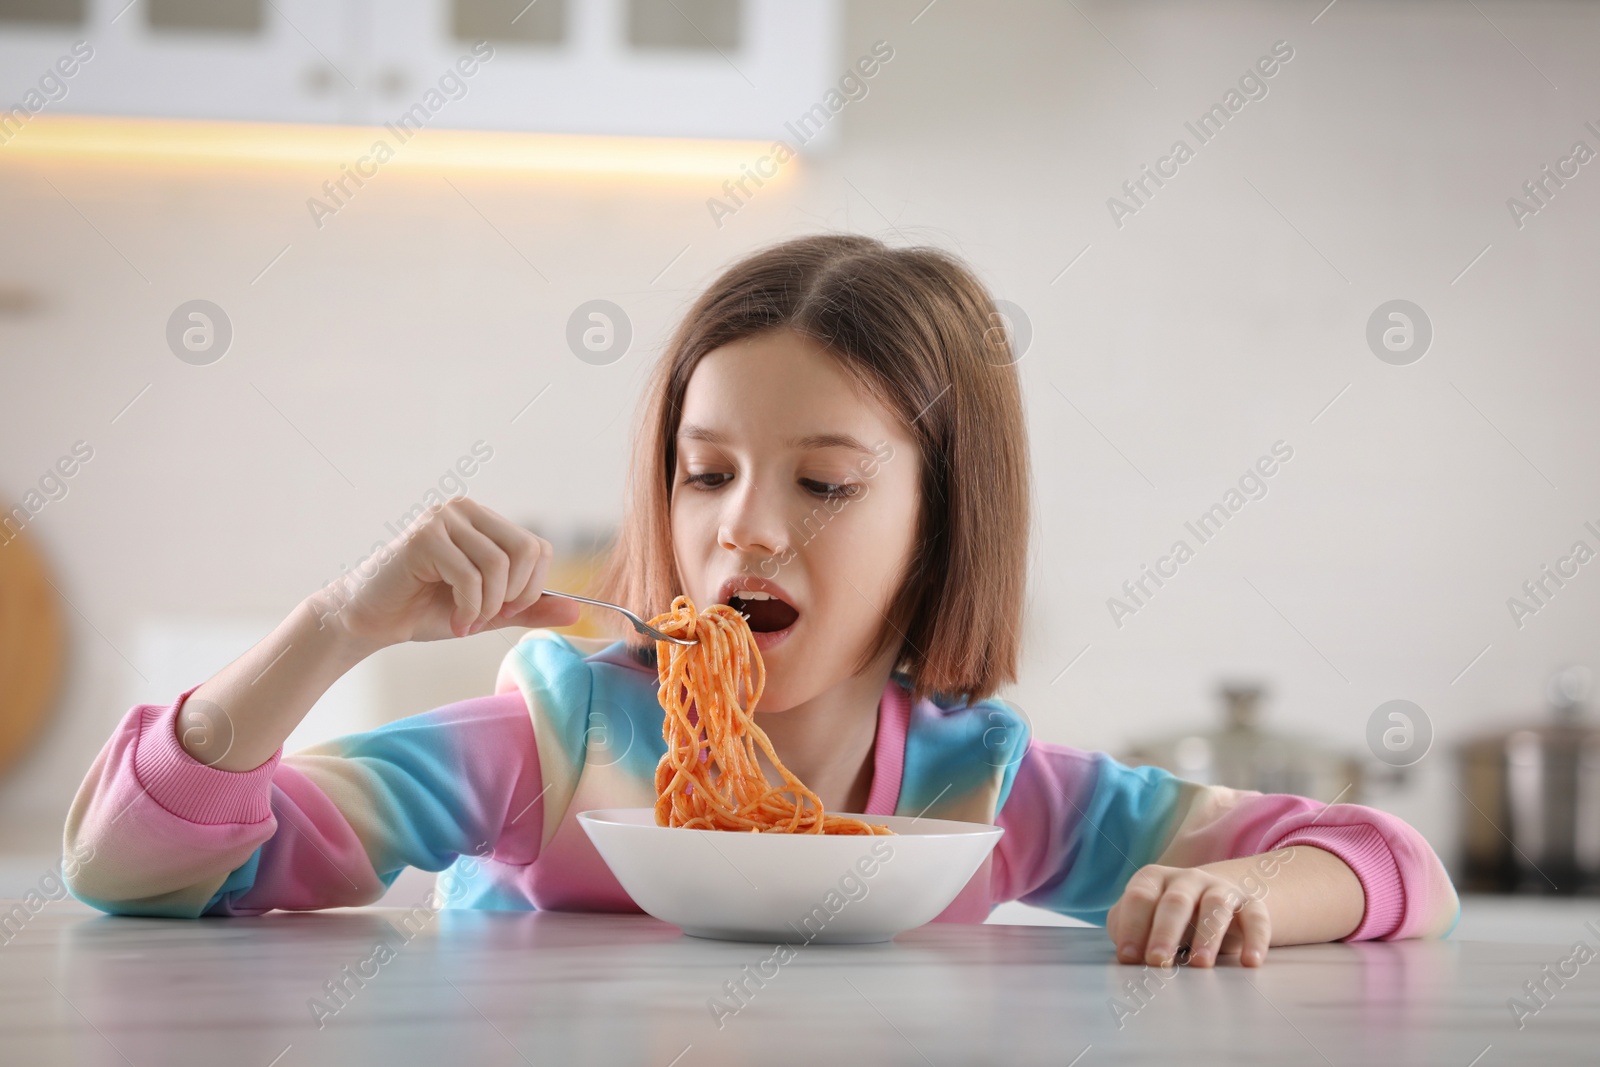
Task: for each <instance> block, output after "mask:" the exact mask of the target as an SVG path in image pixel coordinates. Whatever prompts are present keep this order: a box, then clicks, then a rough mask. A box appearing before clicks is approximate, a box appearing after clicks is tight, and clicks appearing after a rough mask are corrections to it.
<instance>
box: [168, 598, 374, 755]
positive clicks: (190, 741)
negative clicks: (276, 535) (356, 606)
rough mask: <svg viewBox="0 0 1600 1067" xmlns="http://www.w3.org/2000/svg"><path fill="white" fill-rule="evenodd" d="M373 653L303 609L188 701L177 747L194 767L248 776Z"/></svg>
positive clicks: (308, 606) (305, 605) (309, 603)
mask: <svg viewBox="0 0 1600 1067" xmlns="http://www.w3.org/2000/svg"><path fill="white" fill-rule="evenodd" d="M375 651H377V649H376V648H375V647H369V646H368V645H366V644H363V643H361V642H358V641H355V640H353V639H352V638H350V637H349V635H348V634H347V633H346V632H345V630H344V628H343V627H341V626H339V625H338V624H337V620H336V619H331V618H328V617H327V616H326V615H324V616H323V617H321V618H319V613H318V611H317V609H316V608H315V606H314V603H313V600H311V599H308V600H305V601H302V602H301V603H300V604H299V605H298V606H297V607H296V608H295V609H294V611H292V612H291V613H290V614H289V617H288V618H286V619H284V620H283V622H281V623H279V624H278V627H277V628H276V629H275V630H273V631H272V633H270V634H268V635H267V636H266V637H265V638H263V639H262V640H261V641H260V642H259V643H258V644H257V645H256V646H255V647H254V648H252V649H250V651H248V652H246V653H245V654H244V655H242V656H240V657H239V658H238V659H236V660H234V661H233V662H232V663H230V664H228V666H226V667H224V668H223V669H222V670H220V671H218V672H217V673H216V675H215V676H214V677H212V678H211V679H210V680H209V681H207V682H205V683H204V684H203V685H201V686H200V687H199V688H198V689H196V690H195V691H194V692H193V693H191V694H190V695H189V699H188V700H187V701H185V703H184V706H183V709H182V711H181V713H180V714H179V716H178V720H177V733H178V740H179V742H180V743H181V744H182V745H183V747H184V749H185V750H186V751H187V752H188V753H189V754H190V755H191V756H193V757H194V758H195V759H197V760H199V761H200V762H202V763H206V764H209V765H210V766H213V767H217V768H219V769H221V770H225V771H248V770H252V769H254V768H256V767H259V766H261V764H263V763H265V762H266V761H267V760H269V759H271V758H272V754H273V753H274V752H276V751H277V750H278V748H279V747H280V746H282V744H283V742H284V740H285V739H286V738H287V737H288V736H289V734H290V733H291V732H293V730H294V728H295V727H296V726H298V725H299V724H300V721H301V720H302V719H304V718H305V716H306V713H307V712H308V711H310V710H311V708H312V706H313V705H314V704H316V702H317V701H318V700H319V699H321V697H322V695H323V694H324V693H326V692H327V691H328V688H329V687H330V686H332V685H333V683H334V682H336V681H338V680H339V679H340V678H341V677H343V676H344V674H345V672H347V671H349V670H350V669H351V668H352V667H354V666H355V665H356V664H357V663H360V662H361V661H362V660H363V659H365V658H366V657H367V656H368V655H370V654H372V653H373V652H375Z"/></svg>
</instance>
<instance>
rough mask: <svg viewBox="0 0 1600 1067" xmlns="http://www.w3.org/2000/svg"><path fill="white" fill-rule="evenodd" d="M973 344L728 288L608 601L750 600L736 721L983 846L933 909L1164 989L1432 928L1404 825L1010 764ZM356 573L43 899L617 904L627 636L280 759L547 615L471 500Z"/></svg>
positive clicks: (1061, 766) (646, 675)
mask: <svg viewBox="0 0 1600 1067" xmlns="http://www.w3.org/2000/svg"><path fill="white" fill-rule="evenodd" d="M998 321H999V319H998V317H997V315H996V312H995V309H994V305H993V303H992V302H991V300H990V298H989V296H988V294H987V293H986V292H985V291H984V289H983V287H982V286H981V285H980V284H979V283H978V282H977V281H976V280H975V279H974V278H973V276H972V275H971V274H970V273H969V272H968V271H967V270H966V269H965V268H964V267H963V266H962V265H961V264H960V263H958V262H957V261H955V260H954V259H952V258H950V257H949V256H946V255H944V254H942V253H940V252H936V251H932V250H929V249H892V248H889V247H887V246H885V245H883V244H881V243H879V242H877V241H874V240H870V239H868V238H864V237H853V236H827V237H810V238H804V239H801V240H795V241H790V242H788V243H785V244H781V245H778V246H776V247H774V248H770V249H767V250H766V251H763V252H760V253H758V254H756V255H753V256H751V257H749V258H747V259H745V260H744V261H742V262H740V263H738V264H736V265H735V266H734V267H733V268H731V269H730V270H729V271H727V272H726V273H725V274H724V275H723V276H722V277H721V278H719V279H718V280H717V281H716V282H715V284H713V285H712V287H711V288H710V290H709V291H708V292H707V293H705V294H704V295H703V296H702V297H701V298H700V300H699V301H698V302H697V303H696V304H695V305H694V307H693V308H692V309H691V310H690V312H689V314H688V316H687V318H686V319H685V321H684V322H683V324H682V325H681V327H680V328H679V330H678V332H677V334H676V335H675V336H674V338H673V339H672V342H671V344H670V346H669V348H668V350H667V352H666V354H665V357H664V358H663V359H662V360H661V362H660V363H659V365H658V367H657V369H656V373H655V376H654V378H653V380H652V383H651V385H650V387H649V389H648V392H647V396H646V414H645V419H644V423H643V426H642V431H641V433H640V435H639V440H638V452H637V457H636V461H635V464H634V467H633V477H632V484H631V490H630V499H629V506H628V509H627V514H626V519H625V522H624V526H623V529H622V533H621V536H620V539H619V542H618V544H617V546H616V548H615V551H614V554H613V558H612V566H611V570H610V573H609V576H608V580H607V586H608V588H607V590H606V591H607V592H608V593H609V594H610V599H612V600H615V601H618V602H621V603H624V604H626V605H628V606H629V607H631V608H632V609H633V610H635V611H636V612H638V613H639V614H641V615H643V616H645V617H650V616H651V615H654V614H656V613H658V612H660V611H662V610H664V609H665V608H666V607H667V605H668V604H670V603H671V601H672V598H673V597H674V596H675V595H677V594H679V593H686V594H688V595H689V596H690V597H691V598H692V599H693V600H694V601H695V602H696V603H697V604H699V605H701V606H704V605H706V604H710V603H713V602H724V603H730V604H732V605H734V606H735V607H737V608H738V609H739V610H741V611H743V612H745V613H746V614H747V615H748V617H749V619H750V624H751V628H752V629H753V630H754V631H755V632H756V635H757V636H756V641H757V643H758V644H759V646H760V648H761V652H762V656H763V659H764V661H765V663H766V667H767V686H766V693H765V696H764V697H763V699H762V701H761V704H760V710H759V712H758V714H759V715H760V720H759V721H760V722H761V725H762V726H763V728H764V729H765V730H766V732H767V734H768V735H769V736H770V738H771V739H772V742H773V745H774V747H775V748H776V750H777V751H778V752H779V753H780V754H781V758H782V760H783V761H784V763H785V764H787V765H788V767H789V768H790V769H791V770H792V771H793V772H794V773H795V774H796V775H797V776H798V777H799V778H800V780H801V781H803V782H805V783H806V784H807V785H808V786H810V787H811V789H812V790H813V791H815V792H816V793H817V795H818V796H819V797H820V798H821V800H822V802H823V804H824V806H825V807H826V809H827V810H829V811H845V812H864V813H866V814H868V815H873V814H889V813H898V814H906V815H919V814H926V815H929V816H932V817H937V818H943V819H962V820H968V821H973V822H983V823H995V824H998V825H1001V826H1004V827H1005V828H1006V831H1007V832H1006V834H1005V836H1004V837H1003V838H1002V839H1001V841H1000V843H999V845H998V847H997V848H996V850H995V852H994V853H993V854H992V856H991V857H990V860H989V861H988V863H986V865H985V866H984V867H983V868H982V869H981V870H980V871H979V872H978V874H977V875H976V876H975V877H974V878H973V879H972V881H971V882H970V883H969V884H968V886H967V887H966V889H965V890H964V891H963V892H962V893H961V895H960V896H959V897H958V898H957V899H956V901H955V902H954V903H953V904H951V906H950V907H949V909H948V910H947V911H946V912H945V913H944V914H943V915H942V916H941V918H943V919H947V920H957V921H969V922H978V921H982V920H983V919H984V918H985V917H986V916H987V915H988V914H989V912H990V910H991V909H992V908H993V907H994V906H995V905H996V904H998V903H1000V902H1002V901H1009V900H1023V901H1026V902H1028V903H1030V904H1035V905H1040V906H1043V907H1046V908H1051V909H1053V910H1055V911H1058V912H1062V913H1064V914H1067V915H1072V916H1076V917H1078V918H1081V919H1085V920H1088V921H1090V922H1094V923H1101V924H1104V925H1105V927H1106V930H1107V932H1108V933H1109V934H1110V936H1111V938H1112V941H1113V944H1114V945H1115V948H1116V953H1117V958H1118V959H1120V960H1121V961H1123V962H1125V963H1139V962H1144V963H1147V964H1150V965H1155V966H1161V967H1165V966H1169V965H1171V964H1172V963H1173V962H1174V961H1175V960H1176V961H1177V962H1185V959H1187V962H1188V963H1190V964H1192V965H1198V966H1210V965H1212V964H1213V963H1214V962H1215V961H1216V959H1217V957H1218V955H1219V953H1230V954H1231V953H1238V954H1239V957H1240V961H1241V962H1242V963H1243V964H1245V965H1247V966H1257V965H1259V964H1260V963H1261V962H1262V961H1263V959H1264V958H1265V956H1266V952H1267V948H1268V946H1269V945H1282V944H1298V943H1305V942H1315V941H1330V940H1352V939H1362V938H1384V939H1392V938H1405V937H1439V936H1443V935H1445V934H1447V933H1448V932H1449V930H1450V929H1451V928H1452V927H1453V926H1454V923H1455V920H1456V918H1457V916H1458V914H1459V908H1458V905H1457V901H1456V895H1455V891H1454V889H1453V888H1452V886H1451V884H1450V880H1449V878H1448V877H1447V876H1446V874H1445V872H1444V869H1443V867H1442V866H1441V865H1440V863H1439V860H1438V858H1437V857H1436V856H1435V855H1434V853H1433V850H1432V849H1431V848H1429V846H1428V843H1427V842H1426V841H1425V840H1423V838H1422V837H1421V836H1420V835H1419V834H1417V832H1416V831H1415V830H1413V829H1412V828H1411V827H1409V826H1408V825H1406V824H1405V823H1404V822H1402V821H1400V820H1399V819H1396V818H1394V817H1393V816H1390V815H1386V814H1384V813H1382V812H1379V811H1374V810H1372V809H1370V808H1365V807H1359V806H1356V805H1352V804H1334V805H1331V806H1329V805H1323V804H1319V803H1316V802H1314V801H1311V800H1308V799H1306V798H1303V797H1297V796H1273V795H1262V794H1259V793H1254V792H1244V791H1237V790H1232V789H1224V788H1221V787H1217V786H1203V785H1198V784H1195V783H1191V782H1186V781H1182V780H1179V779H1177V778H1175V777H1173V776H1172V775H1170V774H1168V773H1166V772H1164V771H1161V770H1158V769H1155V768H1151V767H1140V768H1129V767H1125V766H1122V765H1121V764H1118V763H1116V762H1115V761H1113V760H1111V759H1110V758H1109V757H1107V756H1105V755H1104V754H1101V753H1091V752H1082V751H1078V750H1076V749H1072V748H1067V747H1063V746H1060V745H1053V744H1045V743H1042V742H1037V741H1030V739H1029V737H1028V731H1027V726H1026V724H1025V722H1024V720H1023V719H1022V718H1021V717H1020V716H1019V715H1018V714H1017V713H1016V712H1015V711H1013V710H1012V709H1010V708H1008V707H1007V706H1006V705H1005V704H1004V703H1002V702H1000V701H998V700H995V699H993V698H992V694H993V693H994V692H995V690H996V689H997V688H998V687H999V686H1000V685H1002V684H1003V683H1005V682H1008V681H1011V680H1013V679H1014V677H1015V674H1016V664H1017V656H1018V643H1019V638H1020V628H1021V617H1022V606H1023V598H1024V592H1025V574H1024V570H1025V560H1026V555H1027V533H1028V495H1029V480H1028V479H1029V475H1028V455H1027V447H1026V437H1025V432H1024V426H1023V413H1022V403H1021V398H1020V394H1019V388H1018V379H1017V373H1016V369H1015V366H1014V362H1015V361H1014V359H1013V357H1012V354H1011V352H1010V349H1009V347H1008V341H1007V338H1006V335H1005V333H1004V332H1003V331H1001V330H999V329H997V328H995V327H994V326H993V325H992V324H993V323H996V322H998ZM385 555H386V559H385V562H383V564H382V566H381V567H380V568H379V569H378V571H377V573H376V574H375V575H374V576H372V577H371V578H369V579H367V580H365V581H364V582H360V583H355V584H356V585H358V586H359V587H354V586H352V587H344V588H339V589H337V590H336V589H334V588H331V587H330V588H329V589H324V590H322V591H319V592H318V593H315V594H313V595H312V596H310V597H308V598H307V599H306V600H305V601H304V602H302V603H301V604H300V605H299V606H298V607H297V608H296V609H295V610H294V611H293V612H292V613H291V614H290V615H289V617H288V618H287V619H286V620H284V622H283V623H282V624H281V625H280V626H279V627H278V628H277V629H276V630H275V631H274V632H273V633H272V634H271V635H270V636H268V637H267V638H266V639H265V640H263V641H262V642H261V643H260V644H259V645H257V646H256V647H255V648H254V649H252V650H251V651H250V652H248V653H246V654H245V655H244V656H242V657H241V658H240V659H239V660H238V661H236V662H235V663H233V664H231V665H230V666H228V667H227V668H225V669H224V670H223V671H221V672H220V673H219V674H217V676H216V677H214V678H212V679H211V680H209V681H207V682H205V683H204V684H201V685H199V686H197V687H194V688H191V689H189V690H186V691H185V692H183V693H181V694H179V695H178V697H177V699H176V700H174V701H173V703H172V704H171V705H169V706H165V707H161V706H157V705H150V704H142V705H139V706H137V707H134V708H133V709H132V710H130V711H129V712H128V714H127V716H126V717H125V718H124V719H123V720H122V723H121V724H120V725H119V726H118V728H117V730H116V732H115V733H114V734H113V735H112V737H111V739H110V741H109V742H107V744H106V746H105V748H104V749H103V750H102V751H101V753H100V755H99V757H98V758H97V759H96V760H95V762H94V765H93V767H92V768H91V769H90V771H89V774H88V777H87V779H86V780H85V781H84V783H83V785H82V787H81V788H80V790H79V792H78V795H77V798H76V800H75V801H74V803H73V805H72V809H71V812H70V814H69V815H68V819H67V825H66V840H65V844H66V848H67V850H68V852H69V854H71V855H73V856H76V857H80V859H81V861H80V862H78V863H77V864H76V865H75V874H74V875H73V877H72V879H71V888H72V891H73V893H74V894H75V895H77V896H78V897H79V898H80V899H82V900H84V901H86V902H88V903H90V904H92V905H94V906H95V907H98V908H101V909H103V910H105V911H110V912H117V913H123V914H135V915H166V916H198V915H247V914H257V913H260V912H264V911H268V910H271V909H273V908H287V909H309V908H331V907H344V906H350V905H361V904H369V903H371V902H373V901H375V900H377V899H378V898H379V897H380V896H381V895H382V894H383V892H384V890H385V889H386V888H387V887H388V886H389V885H390V884H391V883H392V882H393V881H394V879H395V878H396V876H397V875H398V874H399V873H400V871H401V870H402V869H403V868H405V867H406V866H408V865H409V866H414V867H421V868H423V869H425V870H430V871H442V872H444V873H443V874H442V875H441V876H440V879H439V884H438V889H437V890H436V893H435V894H434V896H433V897H431V898H430V906H438V905H445V906H455V907H474V908H499V909H531V908H562V909H573V910H606V911H620V910H637V909H636V908H635V906H634V904H633V902H632V901H631V900H630V899H629V898H628V896H627V895H626V894H625V893H624V892H623V891H622V889H621V887H620V886H619V885H618V884H617V882H616V880H615V879H614V878H613V877H612V876H611V874H610V871H609V870H608V869H607V867H606V866H605V864H604V863H603V862H602V861H601V860H600V858H599V856H598V855H597V853H596V852H595V851H594V848H593V847H592V846H591V845H590V843H589V840H588V838H587V836H586V835H585V834H584V833H583V832H582V830H581V828H579V826H578V825H577V822H576V818H575V817H576V815H577V813H578V812H580V811H584V810H587V809H589V808H598V807H646V806H650V805H652V804H653V803H654V802H655V790H654V785H653V773H654V769H655V765H656V762H657V761H658V760H659V759H660V757H661V754H662V753H663V752H664V751H665V746H664V743H663V741H662V738H661V723H662V712H661V708H660V706H659V705H658V703H657V701H656V685H657V682H656V672H655V667H654V663H653V658H654V651H653V647H651V646H649V645H647V644H644V643H641V642H640V641H639V640H638V639H637V638H635V637H630V638H629V639H628V640H626V641H618V642H615V643H610V644H605V643H604V642H590V641H584V640H579V639H574V638H568V637H563V636H560V635H557V634H555V633H553V632H550V631H548V630H546V631H536V632H534V633H529V634H527V635H525V636H524V637H523V639H522V640H521V642H520V643H518V644H517V645H516V646H515V648H514V649H513V650H512V651H511V652H510V653H508V654H507V656H506V658H505V660H504V662H503V664H502V666H501V669H500V674H499V678H498V680H497V683H496V686H495V694H494V695H493V696H485V697H480V698H476V699H472V700H465V701H462V702H460V703H457V704H452V705H449V706H447V707H443V708H439V709H436V710H434V711H430V712H427V713H424V714H420V715H414V716H412V717H410V718H406V719H401V720H399V721H397V722H393V723H391V724H389V725H387V726H384V727H381V728H379V729H377V730H373V731H371V732H369V733H363V734H356V735H353V736H348V737H341V738H338V739H336V740H333V741H329V742H326V743H324V744H321V745H317V746H314V747H312V748H309V749H306V750H305V751H303V752H300V753H298V754H296V755H292V756H284V755H283V754H282V749H281V745H282V743H283V740H284V738H286V737H287V736H288V735H289V733H290V731H291V730H293V729H294V727H295V725H296V724H297V723H298V722H299V721H300V719H301V718H302V717H303V716H304V715H305V714H306V712H307V711H308V710H309V709H310V708H311V706H312V705H313V704H314V703H315V702H316V700H317V698H318V697H319V696H321V695H322V693H323V692H325V691H326V690H327V688H328V687H329V685H331V684H332V683H333V682H334V681H335V680H336V679H337V678H338V677H339V676H340V675H341V674H343V673H344V672H345V671H347V670H349V669H350V668H351V667H352V666H353V665H354V664H355V663H357V662H358V661H360V660H361V659H362V658H363V657H365V656H368V655H371V654H372V653H373V652H374V651H376V650H377V649H380V648H384V647H386V646H389V645H393V644H398V643H400V642H403V641H432V640H439V639H443V638H446V637H451V636H456V637H460V636H465V635H467V634H471V633H476V632H479V631H481V630H484V629H491V628H498V627H508V626H517V627H530V626H531V627H548V626H558V625H564V624H569V623H571V622H573V621H574V620H575V619H576V612H575V607H574V605H572V604H571V603H570V602H567V601H563V600H558V599H556V598H554V597H552V598H548V599H546V598H542V597H541V595H540V594H541V592H542V590H543V587H544V581H545V575H546V573H547V571H548V567H549V564H550V546H549V545H548V544H547V543H546V542H544V541H542V540H540V539H539V538H537V537H535V536H533V535H532V534H530V533H529V532H527V531H526V530H523V529H520V528H519V527H517V526H515V525H514V524H512V523H510V522H508V521H507V520H506V519H504V518H502V517H501V516H499V515H497V514H496V513H495V512H493V511H491V510H490V509H488V508H487V507H484V506H483V505H481V504H478V503H477V502H475V501H472V500H470V499H467V498H459V499H454V500H451V501H450V502H449V503H447V504H446V505H444V506H443V507H436V508H435V509H433V510H432V511H430V512H429V513H428V514H427V515H425V516H424V517H423V518H422V519H420V520H419V521H418V522H417V523H415V524H413V526H412V527H411V528H410V529H409V530H408V531H407V534H406V536H404V537H402V538H398V539H396V541H395V542H393V543H392V544H391V545H390V546H389V548H388V550H387V553H386V554H385ZM767 769H768V771H769V774H771V775H772V777H774V778H776V775H775V773H772V771H771V768H770V767H768V768H767Z"/></svg>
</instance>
